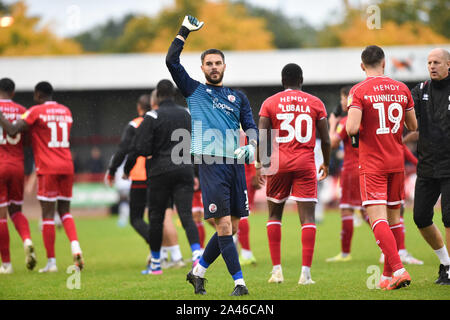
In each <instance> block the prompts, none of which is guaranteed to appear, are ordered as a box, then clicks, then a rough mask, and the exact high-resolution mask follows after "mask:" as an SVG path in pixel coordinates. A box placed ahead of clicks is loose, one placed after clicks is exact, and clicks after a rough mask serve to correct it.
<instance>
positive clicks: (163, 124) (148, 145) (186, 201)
mask: <svg viewBox="0 0 450 320" xmlns="http://www.w3.org/2000/svg"><path fill="white" fill-rule="evenodd" d="M156 92H157V93H156V96H157V100H158V105H159V108H158V110H152V111H149V112H147V114H146V115H145V117H144V120H143V121H142V123H141V125H140V126H139V128H138V130H137V132H136V137H135V140H134V143H133V151H132V152H131V153H130V154H129V156H128V160H127V162H126V164H125V169H124V171H125V172H128V171H129V168H130V166H132V165H133V164H134V161H135V159H136V157H137V156H144V157H147V162H146V170H147V177H148V193H149V194H148V201H149V203H148V206H149V215H150V230H149V233H150V250H151V255H152V259H151V266H150V268H151V273H152V274H161V273H162V270H161V261H160V249H161V242H162V235H163V221H164V216H165V210H166V207H167V203H168V201H169V200H170V199H173V202H174V204H175V206H176V208H177V211H178V215H179V217H180V220H181V223H182V225H183V228H184V229H185V231H186V235H187V238H188V241H189V244H190V246H191V250H192V261H193V262H196V261H197V260H198V259H199V258H200V244H199V237H198V231H197V227H196V226H195V223H194V221H193V219H192V196H193V192H194V168H193V165H192V163H191V161H190V159H191V158H190V155H189V154H188V155H183V154H180V153H177V152H175V150H177V148H178V147H179V144H180V141H178V140H176V139H172V137H173V136H176V135H177V132H184V133H185V135H184V136H183V135H182V137H190V131H191V116H190V114H189V111H188V110H187V109H186V108H184V107H182V106H180V105H177V104H176V103H175V101H174V97H175V88H174V86H173V84H172V82H171V81H169V80H161V81H160V82H159V83H158V85H157V86H156ZM181 143H183V141H181ZM184 143H186V144H188V145H189V144H190V140H189V141H184ZM182 151H183V149H181V153H182ZM173 154H174V156H173ZM175 156H176V157H177V159H174V157H175ZM183 156H184V157H185V158H186V160H187V161H178V160H180V159H183Z"/></svg>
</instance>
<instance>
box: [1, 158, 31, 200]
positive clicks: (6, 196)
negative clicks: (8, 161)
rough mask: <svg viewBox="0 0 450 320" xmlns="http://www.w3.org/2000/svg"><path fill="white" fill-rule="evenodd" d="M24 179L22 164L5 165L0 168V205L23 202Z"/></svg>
mask: <svg viewBox="0 0 450 320" xmlns="http://www.w3.org/2000/svg"><path fill="white" fill-rule="evenodd" d="M0 166H1V165H0ZM24 179H25V177H24V171H23V166H18V167H16V166H9V165H5V166H3V167H2V168H1V169H0V207H6V206H9V205H10V204H11V203H13V204H17V205H22V204H23V186H24Z"/></svg>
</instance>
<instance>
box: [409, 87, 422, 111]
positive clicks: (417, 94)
mask: <svg viewBox="0 0 450 320" xmlns="http://www.w3.org/2000/svg"><path fill="white" fill-rule="evenodd" d="M421 86H423V82H422V83H419V84H418V85H416V86H415V87H414V88H413V89H412V90H411V96H412V98H413V101H414V111H415V112H416V118H417V119H419V118H420V99H421V95H422V94H421V93H422V90H421Z"/></svg>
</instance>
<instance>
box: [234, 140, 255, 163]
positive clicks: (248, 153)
mask: <svg viewBox="0 0 450 320" xmlns="http://www.w3.org/2000/svg"><path fill="white" fill-rule="evenodd" d="M255 151H256V148H255V147H254V146H253V145H252V144H248V145H246V146H243V147H240V148H237V149H236V150H234V154H235V155H236V158H237V159H238V160H239V159H242V158H244V159H245V163H252V162H253V161H255Z"/></svg>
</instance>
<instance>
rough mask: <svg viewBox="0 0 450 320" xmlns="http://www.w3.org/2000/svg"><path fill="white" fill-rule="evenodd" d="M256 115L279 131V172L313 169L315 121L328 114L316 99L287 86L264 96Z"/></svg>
mask: <svg viewBox="0 0 450 320" xmlns="http://www.w3.org/2000/svg"><path fill="white" fill-rule="evenodd" d="M259 115H260V116H263V117H267V118H269V119H270V122H271V127H272V130H274V129H275V130H279V132H278V135H277V136H276V138H275V141H276V143H277V146H278V154H279V172H289V171H296V170H299V169H314V170H315V162H314V146H315V143H316V122H317V121H319V120H321V119H324V118H326V117H327V113H326V109H325V106H324V104H323V103H322V101H321V100H320V99H319V98H317V97H315V96H313V95H311V94H308V93H306V92H303V91H301V90H291V89H287V90H285V91H282V92H279V93H277V94H275V95H273V96H271V97H269V98H267V99H266V101H264V103H263V105H262V107H261V111H260V113H259Z"/></svg>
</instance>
